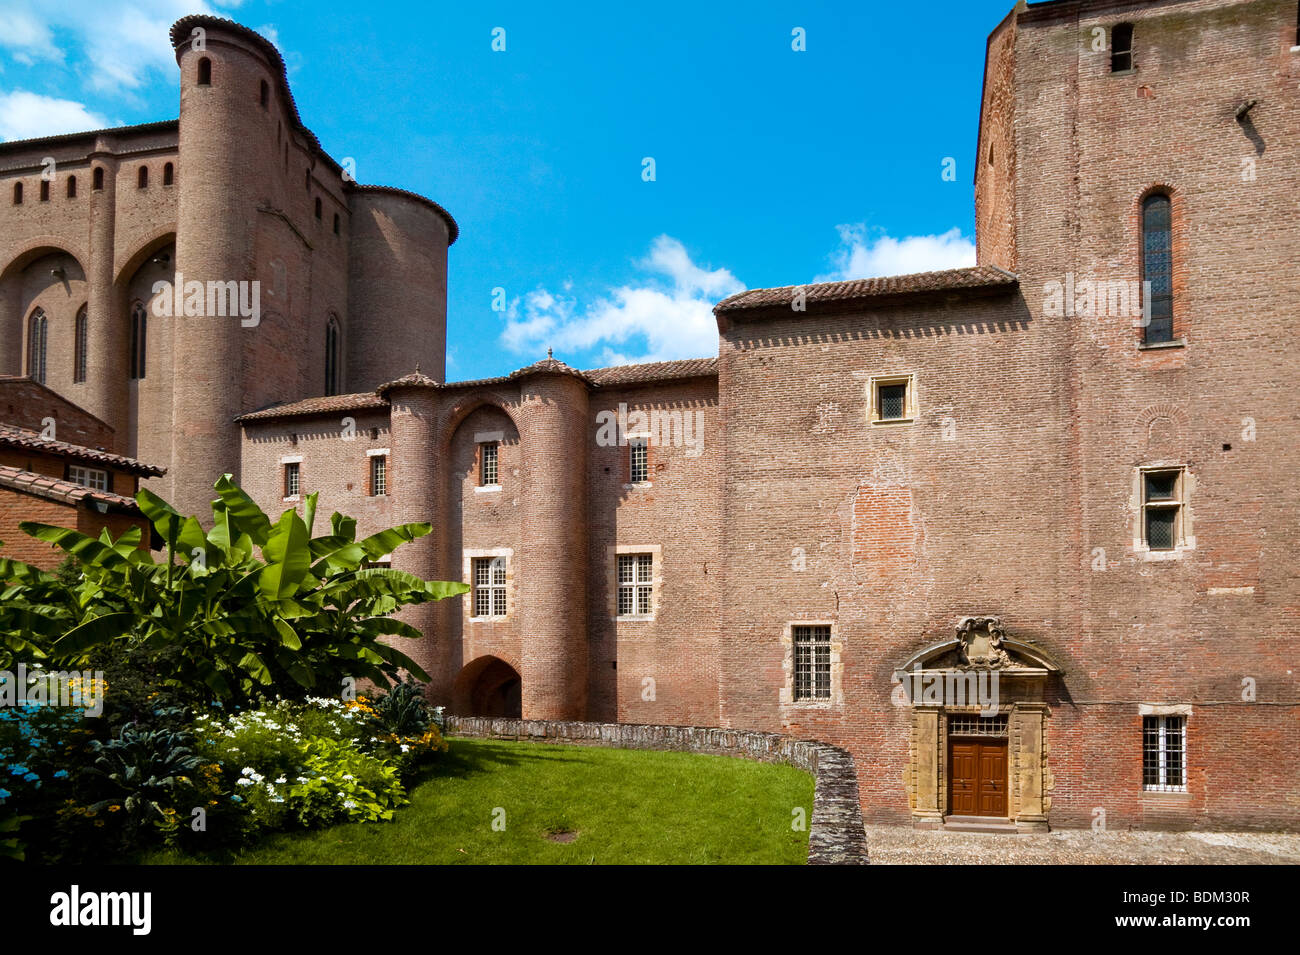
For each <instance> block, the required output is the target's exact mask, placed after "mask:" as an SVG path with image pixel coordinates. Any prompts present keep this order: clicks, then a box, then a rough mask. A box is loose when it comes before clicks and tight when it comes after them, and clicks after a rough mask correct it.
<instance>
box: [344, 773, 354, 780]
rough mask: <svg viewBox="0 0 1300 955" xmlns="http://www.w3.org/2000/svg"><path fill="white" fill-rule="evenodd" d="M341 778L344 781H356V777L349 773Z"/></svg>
mask: <svg viewBox="0 0 1300 955" xmlns="http://www.w3.org/2000/svg"><path fill="white" fill-rule="evenodd" d="M343 778H344V779H356V778H357V777H355V776H353V775H352V774H351V773H347V774H345V775H344V777H343Z"/></svg>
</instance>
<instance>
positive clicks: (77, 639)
mask: <svg viewBox="0 0 1300 955" xmlns="http://www.w3.org/2000/svg"><path fill="white" fill-rule="evenodd" d="M135 622H136V616H135V614H131V613H121V612H119V613H106V614H101V615H100V616H98V617H91V618H90V619H89V620H86V621H83V622H82V623H80V624H78V625H77V626H75V627H73V628H72V629H71V630H69V631H68V632H67V633H65V634H64V635H63V636H62V637H61V638H59V640H57V641H56V642H55V644H54V653H55V654H56V655H64V654H70V653H80V652H81V651H82V650H87V649H89V648H90V647H94V646H98V645H99V644H101V643H106V642H108V641H109V640H113V639H115V638H117V637H120V636H122V634H124V633H129V632H130V631H131V629H132V627H133V626H134V625H135Z"/></svg>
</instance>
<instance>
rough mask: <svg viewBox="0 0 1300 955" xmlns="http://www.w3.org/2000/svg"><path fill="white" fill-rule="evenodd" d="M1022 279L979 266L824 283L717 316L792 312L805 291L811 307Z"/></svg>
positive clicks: (744, 297) (747, 298)
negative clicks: (775, 310) (771, 310)
mask: <svg viewBox="0 0 1300 955" xmlns="http://www.w3.org/2000/svg"><path fill="white" fill-rule="evenodd" d="M1019 281H1020V280H1019V278H1018V277H1017V276H1016V275H1015V274H1013V273H1011V272H1008V271H1006V270H1005V269H1000V268H998V267H997V266H996V265H977V266H974V267H972V268H968V269H947V270H946V271H943V272H914V273H912V274H911V275H889V276H883V277H881V278H871V279H853V280H851V281H848V282H824V283H822V284H820V285H785V286H782V287H781V288H756V289H749V290H748V291H746V292H739V293H737V294H735V295H732V296H730V297H729V298H724V299H723V300H722V301H721V302H719V303H718V304H717V305H716V306H714V308H713V311H714V313H715V314H724V313H729V312H742V311H746V310H749V309H763V308H774V307H783V308H789V307H790V305H791V303H792V302H793V301H794V296H795V293H796V292H798V291H800V290H802V291H803V293H804V301H805V302H807V304H809V305H814V304H824V303H826V304H829V303H836V302H856V301H863V300H867V299H873V298H885V297H888V296H896V295H921V294H926V293H931V292H947V291H958V290H962V289H978V288H997V287H999V286H1006V287H1012V286H1015V285H1017V284H1018V283H1019Z"/></svg>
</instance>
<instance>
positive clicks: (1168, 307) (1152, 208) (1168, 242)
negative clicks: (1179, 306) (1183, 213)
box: [1142, 192, 1174, 345]
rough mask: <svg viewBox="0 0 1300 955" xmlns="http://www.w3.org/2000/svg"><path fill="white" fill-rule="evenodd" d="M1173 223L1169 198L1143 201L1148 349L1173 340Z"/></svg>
mask: <svg viewBox="0 0 1300 955" xmlns="http://www.w3.org/2000/svg"><path fill="white" fill-rule="evenodd" d="M1173 259H1174V255H1173V223H1172V213H1171V209H1170V202H1169V196H1167V195H1165V194H1164V193H1163V192H1153V193H1152V194H1151V195H1149V196H1147V197H1146V199H1144V200H1143V201H1142V281H1143V282H1144V283H1150V284H1149V285H1148V284H1144V286H1143V291H1144V293H1145V295H1146V298H1147V302H1146V306H1147V308H1148V309H1149V310H1150V318H1151V320H1150V321H1149V322H1148V323H1147V325H1146V328H1145V330H1144V331H1145V334H1144V340H1145V341H1146V343H1147V344H1148V345H1150V344H1155V343H1159V342H1168V341H1173V337H1174V261H1173Z"/></svg>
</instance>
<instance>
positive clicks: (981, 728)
mask: <svg viewBox="0 0 1300 955" xmlns="http://www.w3.org/2000/svg"><path fill="white" fill-rule="evenodd" d="M948 735H949V736H1006V735H1007V714H1005V713H1000V714H999V715H997V716H980V715H979V714H978V713H957V714H954V715H952V716H950V717H948Z"/></svg>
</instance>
